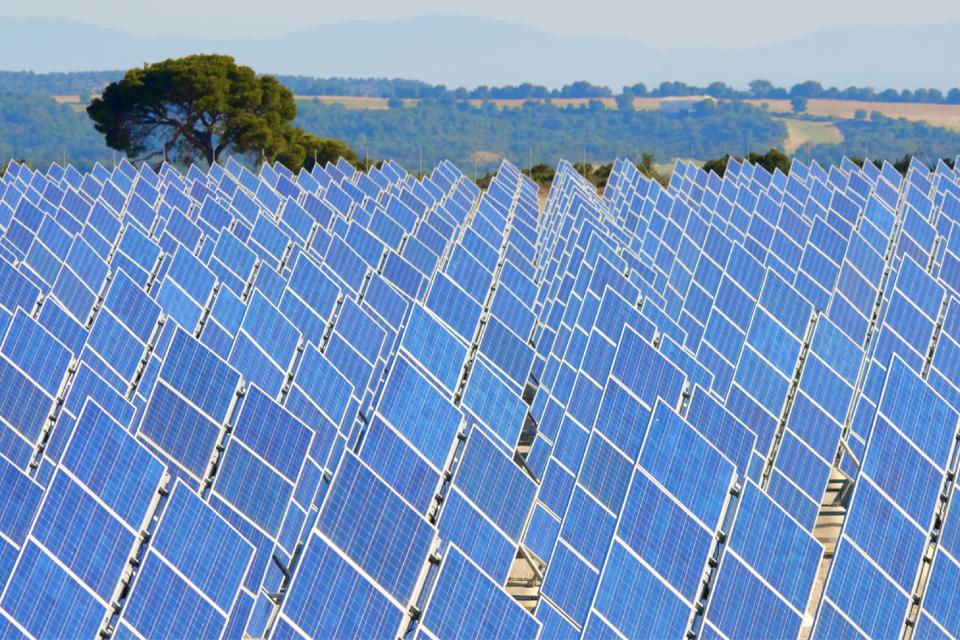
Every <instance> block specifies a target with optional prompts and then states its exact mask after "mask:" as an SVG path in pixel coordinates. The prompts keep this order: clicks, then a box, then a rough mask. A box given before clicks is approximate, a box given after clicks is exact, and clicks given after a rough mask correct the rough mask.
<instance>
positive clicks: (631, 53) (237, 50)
mask: <svg viewBox="0 0 960 640" xmlns="http://www.w3.org/2000/svg"><path fill="white" fill-rule="evenodd" d="M958 42H960V23H949V24H941V25H929V26H917V27H837V28H831V29H826V30H822V31H817V32H815V33H812V34H810V35H807V36H804V37H802V38H798V39H794V40H790V41H787V42H783V43H781V44H773V45H767V46H759V47H748V48H733V44H734V43H731V48H729V49H719V48H674V49H657V48H653V47H648V46H645V45H643V44H641V43H639V42H635V41H632V40H624V39H602V38H575V37H566V36H558V35H553V34H549V33H545V32H543V31H539V30H537V29H534V28H532V27H528V26H523V25H518V24H513V23H509V22H503V21H498V20H489V19H485V18H471V17H453V16H442V15H432V16H423V17H419V18H411V19H406V20H398V21H394V22H374V21H360V22H343V23H339V24H332V25H324V26H319V27H313V28H309V29H304V30H302V31H297V32H294V33H289V34H287V35H284V36H279V37H271V38H261V39H257V38H236V39H205V38H193V37H180V36H169V37H146V36H139V35H134V34H131V33H127V32H124V31H120V30H117V29H109V28H103V27H98V26H93V25H89V24H83V23H78V22H70V21H64V20H47V19H18V18H0V68H2V69H4V70H11V71H21V70H29V71H36V72H51V71H88V70H99V69H118V68H128V67H132V66H139V65H141V64H143V63H144V62H152V61H156V60H160V59H163V58H167V57H175V56H181V55H186V54H189V53H226V54H231V55H233V56H235V57H236V58H237V60H238V61H240V62H242V63H244V64H249V65H250V66H252V67H254V68H255V69H256V70H257V71H258V72H264V73H267V72H269V73H282V74H298V75H308V76H316V77H330V76H346V77H396V78H409V79H416V80H423V81H426V82H430V83H437V84H440V83H442V84H446V85H447V86H449V87H458V86H466V87H475V86H478V85H482V84H487V85H504V84H519V83H522V82H533V83H535V84H543V85H546V86H548V87H559V86H560V85H562V84H565V83H568V82H572V81H575V80H589V81H590V82H593V83H594V84H606V85H608V86H610V87H611V88H612V89H613V90H614V91H619V89H620V87H622V86H623V85H625V84H634V83H636V82H644V83H646V84H647V85H648V86H653V85H656V84H658V83H660V82H661V81H664V80H671V81H673V80H675V81H682V82H688V83H694V84H706V83H709V82H712V81H715V80H721V81H724V82H727V83H728V84H731V85H734V86H745V85H746V83H747V82H749V81H750V80H753V79H757V78H763V79H766V80H770V81H772V82H774V83H775V84H778V85H790V84H793V83H796V82H800V81H803V80H817V81H819V82H821V83H823V84H824V85H825V86H829V85H836V86H840V87H845V86H849V85H856V86H872V87H874V88H876V89H886V88H894V89H903V88H910V89H915V88H917V87H928V88H939V89H949V88H951V87H953V86H956V85H958V84H960V76H958V74H957V72H956V66H955V64H954V61H955V60H956V47H957V43H958Z"/></svg>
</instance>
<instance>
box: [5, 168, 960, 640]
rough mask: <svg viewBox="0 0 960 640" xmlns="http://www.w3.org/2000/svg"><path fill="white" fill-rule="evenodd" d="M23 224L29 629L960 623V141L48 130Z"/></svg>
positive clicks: (634, 630)
mask: <svg viewBox="0 0 960 640" xmlns="http://www.w3.org/2000/svg"><path fill="white" fill-rule="evenodd" d="M0 228H2V234H0V336H2V339H0V485H2V487H0V636H3V637H8V636H9V637H35V638H42V637H96V636H98V635H100V636H101V637H113V636H117V637H122V638H159V637H194V638H206V637H211V638H214V637H230V638H234V637H236V638H239V637H242V636H245V635H246V636H251V637H275V638H337V637H360V638H380V637H384V638H388V637H409V638H425V639H426V638H433V639H443V638H456V637H491V638H494V637H495V638H537V637H540V638H551V639H552V638H566V637H589V638H593V637H604V638H606V637H610V638H615V637H626V638H631V637H676V638H680V637H700V636H702V637H705V638H728V639H732V638H747V637H797V636H807V635H809V634H811V633H812V634H813V636H814V637H854V636H863V637H894V636H899V635H902V634H906V635H917V636H918V637H923V638H928V637H938V638H939V637H947V638H949V637H960V616H958V614H957V611H958V610H960V609H958V607H957V606H956V605H957V604H958V603H960V515H957V514H956V513H954V512H955V511H958V510H960V506H957V501H956V500H951V498H952V497H953V490H954V482H955V476H956V472H957V465H958V458H960V450H958V444H957V442H958V436H960V434H958V420H960V415H958V410H960V382H958V381H960V311H958V303H957V299H958V298H960V257H958V256H960V173H958V172H954V171H953V170H951V169H949V168H948V167H947V166H946V165H944V164H942V163H940V164H938V165H937V167H935V168H934V169H933V170H930V169H928V168H927V167H925V166H923V165H922V164H920V163H919V162H917V161H916V160H915V161H914V162H913V164H912V165H911V167H910V169H909V172H908V173H907V175H906V177H901V176H900V174H899V173H897V172H896V171H895V170H894V169H893V167H891V166H890V165H889V164H885V165H883V167H882V168H876V167H875V166H874V165H872V164H869V163H868V164H866V165H864V167H863V168H860V167H858V166H857V165H854V164H853V163H851V162H849V161H844V163H843V164H841V165H839V166H836V167H830V168H829V169H824V168H822V167H820V166H819V165H817V164H815V163H814V164H810V165H806V164H803V163H801V162H795V163H794V165H793V167H792V169H791V172H790V175H789V176H787V175H784V174H783V173H780V172H779V171H776V172H774V173H772V174H771V173H768V172H766V171H765V170H764V169H762V168H759V167H754V166H752V165H749V164H741V163H738V162H736V161H731V162H730V164H729V166H728V169H727V171H726V173H725V175H724V177H723V178H719V177H718V176H717V175H716V174H712V173H711V174H707V173H705V172H703V171H702V170H700V169H698V168H696V167H695V166H693V165H690V164H683V163H681V164H680V165H678V167H677V169H676V171H675V172H674V174H673V176H672V178H671V181H670V184H669V186H668V187H662V186H661V185H660V184H658V183H657V182H655V181H652V180H650V179H648V178H646V177H645V176H643V175H642V174H641V173H640V172H639V171H638V170H637V169H636V168H635V166H634V165H633V164H631V163H630V162H626V161H620V162H617V163H615V165H614V168H613V172H612V174H611V176H610V180H609V183H608V184H607V186H606V187H605V189H604V190H603V193H602V195H598V193H597V192H596V190H595V189H594V188H593V187H592V186H591V185H589V184H588V183H586V182H585V181H584V180H583V179H582V178H581V177H580V176H579V175H577V174H576V172H575V171H574V170H573V168H572V167H571V166H570V165H569V164H567V163H565V162H564V163H561V164H560V166H559V168H558V172H557V176H556V179H555V180H554V182H553V184H552V186H551V187H550V191H549V195H548V197H547V198H546V199H545V200H542V199H541V198H539V195H538V189H537V187H536V185H534V183H532V182H531V181H530V180H528V179H527V178H526V177H524V176H523V175H522V174H521V173H520V172H519V171H518V170H517V169H516V168H515V167H513V166H512V165H511V164H509V163H506V162H505V163H503V164H502V165H501V167H500V169H499V171H498V172H497V174H496V176H495V177H494V179H493V180H492V182H491V183H490V186H489V187H488V188H487V189H486V190H485V191H481V190H480V189H478V188H477V187H476V186H475V185H474V184H473V182H471V181H470V180H468V179H467V178H466V177H465V176H464V175H463V174H462V173H461V172H460V171H459V170H458V169H457V168H456V167H454V166H453V165H451V164H449V163H446V162H444V163H441V164H440V165H439V166H437V167H436V168H435V169H434V170H433V171H432V172H431V173H430V174H429V175H428V176H423V177H422V178H419V179H418V178H416V177H414V176H411V175H409V174H407V173H406V172H405V171H404V170H403V169H402V168H400V167H399V166H398V165H396V164H394V163H391V162H386V163H384V164H383V165H382V166H381V167H379V168H374V169H371V170H370V171H369V172H367V173H362V172H358V171H356V170H355V169H353V168H352V167H351V166H349V165H348V164H346V163H343V162H340V163H338V164H336V165H332V164H328V165H327V166H326V167H315V168H314V169H313V170H312V171H309V172H308V171H301V172H300V173H299V174H296V175H295V174H293V173H291V172H290V171H288V170H287V169H285V168H284V167H282V166H279V165H277V166H270V165H264V166H262V167H261V168H260V169H259V174H255V173H253V172H251V170H249V169H248V168H245V167H243V166H241V165H240V164H238V163H236V162H234V161H233V160H230V161H229V162H228V163H227V164H226V165H224V166H213V167H211V168H210V169H209V170H208V171H202V170H200V169H199V168H197V167H191V168H190V169H189V170H188V171H186V173H181V172H179V171H178V170H176V169H174V168H173V167H170V166H168V165H164V166H162V167H161V168H160V169H159V170H158V171H154V170H153V169H151V168H150V167H148V166H142V167H140V168H139V169H138V168H136V167H134V166H133V165H131V164H130V163H129V162H127V161H125V160H124V161H122V162H121V163H120V164H119V165H118V166H117V167H115V168H114V169H112V170H108V169H106V168H104V167H102V166H100V165H97V166H96V167H95V168H94V169H93V170H92V171H91V172H89V173H86V174H83V173H80V172H78V171H77V170H75V169H74V168H73V167H72V166H67V167H61V166H59V165H56V164H54V165H52V166H51V167H50V168H49V170H47V171H46V172H40V171H34V170H32V169H30V168H28V167H26V166H23V165H18V164H16V163H12V164H11V165H9V167H8V169H7V171H6V173H5V174H4V176H3V177H2V179H0ZM838 479H840V481H841V484H842V485H843V486H844V490H843V491H842V492H841V495H840V496H839V498H836V500H837V503H838V504H837V505H833V504H832V501H833V500H834V499H835V498H834V495H835V493H836V492H835V491H832V489H831V487H832V486H834V485H835V484H836V482H837V480H838ZM833 506H839V507H841V508H842V509H841V511H842V513H844V514H845V517H844V519H843V525H842V529H841V532H840V534H839V539H838V542H837V543H836V549H835V552H834V553H833V554H832V555H829V554H828V555H827V556H826V557H825V554H824V548H823V545H822V544H821V542H820V541H818V539H817V538H816V537H815V535H814V534H815V533H816V532H817V526H818V522H820V521H821V518H822V517H823V514H824V513H825V512H826V511H828V510H829V509H830V508H831V507H833ZM825 560H826V561H827V562H828V564H829V569H828V572H827V574H826V577H825V579H824V580H821V581H818V580H817V574H818V572H819V571H820V570H821V567H822V566H824V561H825ZM519 575H526V576H527V578H526V580H527V583H526V586H527V587H529V589H528V591H529V590H530V589H532V591H533V595H532V596H529V597H525V596H524V595H523V593H525V592H523V590H522V589H519V590H518V584H519V583H518V576H519Z"/></svg>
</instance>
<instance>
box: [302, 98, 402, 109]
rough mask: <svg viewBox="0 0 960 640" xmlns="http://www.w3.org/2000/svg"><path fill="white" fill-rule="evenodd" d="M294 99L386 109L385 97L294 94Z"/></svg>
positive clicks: (351, 107)
mask: <svg viewBox="0 0 960 640" xmlns="http://www.w3.org/2000/svg"><path fill="white" fill-rule="evenodd" d="M294 98H295V99H296V100H301V101H309V100H318V101H320V102H322V103H324V104H340V105H343V106H344V107H346V108H347V109H371V110H383V109H387V108H388V107H387V99H386V98H368V97H365V96H300V95H297V96H294ZM414 103H416V100H404V101H403V104H404V105H405V106H408V107H409V106H411V105H413V104H414Z"/></svg>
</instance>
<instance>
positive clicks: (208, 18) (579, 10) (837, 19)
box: [0, 0, 960, 48]
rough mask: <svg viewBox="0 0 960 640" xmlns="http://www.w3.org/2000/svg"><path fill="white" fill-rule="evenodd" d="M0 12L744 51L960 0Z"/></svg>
mask: <svg viewBox="0 0 960 640" xmlns="http://www.w3.org/2000/svg"><path fill="white" fill-rule="evenodd" d="M4 4H7V5H14V6H4V7H0V16H4V17H38V18H65V19H70V20H79V21H83V22H89V23H93V24H97V25H101V26H107V27H116V28H120V29H123V30H125V31H130V32H133V33H137V34H141V35H191V36H207V37H238V36H240V37H243V36H256V35H264V36H271V35H280V34H283V33H287V32H289V31H294V30H298V29H302V28H306V27H312V26H317V25H320V24H330V23H335V22H341V21H345V20H395V19H400V18H407V17H412V16H416V15H423V14H436V13H443V14H453V15H476V16H483V17H488V18H496V19H500V20H506V21H510V22H519V23H524V24H528V25H531V26H534V27H537V28H539V29H542V30H544V31H548V32H552V33H557V34H563V35H572V36H599V37H622V38H629V39H632V40H636V41H639V42H643V43H645V44H649V45H653V46H658V47H673V46H722V47H732V48H736V47H742V46H750V45H758V44H768V43H773V42H783V41H785V40H789V39H791V38H795V37H798V36H801V35H804V34H807V33H810V32H812V31H816V30H819V29H823V28H826V27H832V26H846V25H891V26H892V25H914V24H936V23H943V22H960V2H958V1H957V0H911V1H910V2H909V3H904V2H903V0H800V1H796V0H792V1H789V0H788V1H786V2H783V1H779V0H677V1H667V2H664V1H663V0H657V2H646V1H643V0H639V1H638V0H580V1H579V2H557V1H556V0H483V2H482V3H478V2H476V1H473V2H462V1H458V0H352V1H351V0H346V1H345V0H338V1H336V2H330V1H329V0H282V1H281V2H269V1H264V0H233V1H232V2H214V1H212V0H208V1H206V2H205V1H203V0H201V1H199V2H198V1H197V0H162V1H161V2H139V1H138V0H92V1H88V2H78V1H77V0H31V1H30V2H16V3H4Z"/></svg>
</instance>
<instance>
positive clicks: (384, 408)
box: [377, 358, 463, 469]
mask: <svg viewBox="0 0 960 640" xmlns="http://www.w3.org/2000/svg"><path fill="white" fill-rule="evenodd" d="M377 412H378V413H379V414H380V415H381V416H382V417H383V418H384V419H385V420H387V421H388V422H389V423H390V424H391V425H393V426H394V427H395V428H396V429H397V430H398V431H399V432H400V433H401V434H403V435H404V436H405V437H406V438H407V439H408V440H409V441H410V442H411V443H412V444H413V445H414V447H416V448H417V449H418V450H419V451H420V452H421V453H422V454H423V455H424V457H426V458H427V460H429V461H430V462H431V463H433V465H434V466H435V467H436V468H437V469H442V468H444V466H445V462H446V459H447V456H448V455H449V454H450V449H451V447H452V446H453V441H454V438H455V436H456V433H457V431H458V429H459V428H460V424H461V423H462V421H463V417H462V415H461V414H460V411H459V410H457V408H456V407H454V406H453V404H452V403H451V402H450V401H449V400H447V399H446V398H445V397H444V396H443V394H441V393H440V392H439V391H438V390H437V389H436V388H435V387H433V386H432V385H431V384H430V383H429V381H428V380H427V379H426V377H424V375H423V374H421V373H420V372H419V371H417V370H416V368H415V367H414V365H413V364H411V363H410V362H409V361H407V360H406V359H405V358H397V360H396V361H395V362H394V365H393V369H392V371H391V372H390V378H389V379H388V380H387V383H386V386H385V388H384V392H383V396H382V398H381V400H380V404H379V406H378V408H377ZM425 427H428V428H425Z"/></svg>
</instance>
